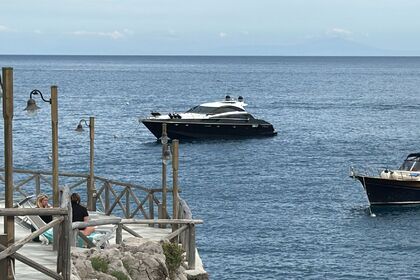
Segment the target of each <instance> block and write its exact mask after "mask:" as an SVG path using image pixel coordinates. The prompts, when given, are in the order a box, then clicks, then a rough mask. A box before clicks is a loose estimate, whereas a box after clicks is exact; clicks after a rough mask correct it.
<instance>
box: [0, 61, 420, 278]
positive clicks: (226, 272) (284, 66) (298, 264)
mask: <svg viewBox="0 0 420 280" xmlns="http://www.w3.org/2000/svg"><path fill="white" fill-rule="evenodd" d="M0 67H13V75H14V119H13V145H14V154H13V159H14V166H15V168H22V169H34V170H51V118H50V107H49V105H48V103H43V102H42V101H41V100H40V99H39V96H38V97H36V100H37V104H38V106H39V107H41V110H40V111H39V112H38V113H37V114H36V115H35V116H29V115H27V114H26V111H24V108H25V106H26V102H27V100H28V98H29V95H30V92H31V90H33V89H38V90H40V91H41V92H42V93H43V95H44V97H45V98H46V99H48V98H49V97H50V86H51V85H57V86H58V106H59V170H60V171H61V172H64V171H66V172H81V173H86V172H88V169H89V135H88V133H87V132H85V133H81V134H77V133H75V131H74V129H75V128H76V126H77V124H78V122H79V120H81V119H86V120H88V118H89V117H90V116H94V117H95V174H96V175H98V176H103V177H106V178H111V179H115V180H119V181H123V182H130V183H135V184H140V185H143V186H146V187H149V188H159V187H160V186H161V168H162V167H161V166H162V162H161V152H162V147H161V144H160V142H158V141H157V140H156V139H155V137H154V136H153V135H152V134H151V133H150V132H149V131H148V130H147V128H146V127H145V126H143V125H142V124H141V123H140V122H139V119H140V118H142V117H146V116H148V115H150V113H151V112H152V111H158V112H161V113H170V112H183V111H186V110H187V109H189V108H190V107H193V106H195V105H198V104H201V103H204V102H209V101H217V100H222V99H224V97H225V95H230V96H231V97H234V98H236V97H238V96H243V97H244V100H245V102H246V103H247V104H248V106H247V110H248V111H249V112H250V113H251V114H253V115H254V116H255V117H257V118H261V119H264V120H266V121H268V122H270V123H272V124H273V125H274V127H275V129H276V130H277V131H278V135H277V136H274V137H268V138H249V139H230V140H194V141H181V142H180V146H179V154H180V163H179V165H180V167H179V185H180V188H181V196H182V197H183V198H184V199H185V200H186V201H187V203H188V205H189V206H190V208H191V211H192V213H193V217H194V218H195V219H202V220H203V221H204V224H202V225H198V226H197V228H196V241H197V247H198V250H199V254H200V256H201V259H202V261H203V264H204V267H205V269H206V271H207V272H208V273H209V276H210V279H215V280H219V279H248V280H264V279H420V266H419V265H418V262H419V256H420V239H419V234H420V207H416V206H412V207H384V208H375V209H370V208H369V203H368V200H367V197H366V194H365V193H364V190H363V188H362V186H361V184H360V183H359V182H357V181H355V180H354V179H352V178H351V177H350V176H349V172H350V168H351V167H355V168H359V169H369V170H378V169H380V168H398V167H399V165H400V164H401V163H402V161H403V160H404V159H405V157H406V156H407V155H408V154H409V153H412V152H420V125H419V120H420V118H419V114H420V57H240V56H237V57H236V56H235V57H232V56H216V57H207V56H30V55H28V56H0ZM0 129H1V131H2V132H1V133H2V134H3V122H0ZM0 142H1V143H0V150H1V153H0V158H1V160H2V161H3V159H4V153H3V152H4V148H3V147H4V141H3V137H1V139H0ZM0 165H3V164H0ZM169 174H170V173H169ZM168 179H169V181H168V185H171V176H170V175H169V176H168ZM2 193H3V192H2Z"/></svg>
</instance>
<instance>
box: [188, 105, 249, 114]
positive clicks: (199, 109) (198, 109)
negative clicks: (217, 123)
mask: <svg viewBox="0 0 420 280" xmlns="http://www.w3.org/2000/svg"><path fill="white" fill-rule="evenodd" d="M238 111H244V110H243V109H241V108H238V107H235V106H224V107H206V106H200V105H199V106H195V107H193V108H191V109H189V110H188V111H187V112H186V113H196V114H208V115H213V114H220V113H227V112H238Z"/></svg>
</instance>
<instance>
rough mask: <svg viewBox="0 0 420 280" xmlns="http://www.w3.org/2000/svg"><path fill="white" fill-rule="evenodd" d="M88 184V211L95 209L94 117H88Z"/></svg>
mask: <svg viewBox="0 0 420 280" xmlns="http://www.w3.org/2000/svg"><path fill="white" fill-rule="evenodd" d="M89 139H90V141H89V144H90V145H89V152H90V155H89V186H88V201H87V203H88V209H89V210H90V211H96V189H95V172H94V170H95V165H94V155H95V152H94V150H95V118H94V117H90V118H89Z"/></svg>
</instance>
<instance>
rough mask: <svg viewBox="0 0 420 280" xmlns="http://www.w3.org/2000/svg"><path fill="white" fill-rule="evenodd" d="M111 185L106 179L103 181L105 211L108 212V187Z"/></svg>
mask: <svg viewBox="0 0 420 280" xmlns="http://www.w3.org/2000/svg"><path fill="white" fill-rule="evenodd" d="M110 187H111V184H110V183H109V182H108V181H107V182H105V190H104V191H105V213H108V211H109V188H110Z"/></svg>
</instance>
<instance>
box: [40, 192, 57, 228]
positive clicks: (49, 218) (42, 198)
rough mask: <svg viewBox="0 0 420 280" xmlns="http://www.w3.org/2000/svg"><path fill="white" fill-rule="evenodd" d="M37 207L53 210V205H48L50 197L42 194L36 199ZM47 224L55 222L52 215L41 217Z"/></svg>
mask: <svg viewBox="0 0 420 280" xmlns="http://www.w3.org/2000/svg"><path fill="white" fill-rule="evenodd" d="M36 207H37V208H51V205H49V204H48V196H46V195H45V194H40V195H38V196H37V198H36ZM39 217H40V218H41V219H42V220H43V221H44V222H45V223H46V224H48V223H50V222H51V221H52V220H53V217H52V216H51V215H46V216H41V215H40V216H39Z"/></svg>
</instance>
